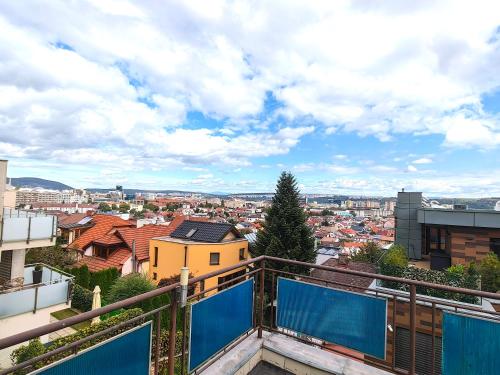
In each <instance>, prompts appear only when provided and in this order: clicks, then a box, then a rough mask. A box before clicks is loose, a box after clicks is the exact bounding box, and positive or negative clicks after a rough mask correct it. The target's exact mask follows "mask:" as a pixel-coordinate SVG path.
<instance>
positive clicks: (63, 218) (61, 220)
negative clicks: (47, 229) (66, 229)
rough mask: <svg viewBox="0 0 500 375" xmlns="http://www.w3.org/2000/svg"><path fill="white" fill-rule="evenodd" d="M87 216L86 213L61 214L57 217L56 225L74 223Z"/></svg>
mask: <svg viewBox="0 0 500 375" xmlns="http://www.w3.org/2000/svg"><path fill="white" fill-rule="evenodd" d="M86 216H87V214H86V213H82V214H80V213H76V214H61V215H58V217H57V225H61V224H76V223H78V222H79V221H80V220H82V219H83V218H85V217H86Z"/></svg>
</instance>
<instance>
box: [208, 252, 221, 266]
mask: <svg viewBox="0 0 500 375" xmlns="http://www.w3.org/2000/svg"><path fill="white" fill-rule="evenodd" d="M219 261H220V253H210V265H211V266H217V265H219Z"/></svg>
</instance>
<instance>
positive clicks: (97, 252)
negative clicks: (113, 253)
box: [94, 247, 108, 259]
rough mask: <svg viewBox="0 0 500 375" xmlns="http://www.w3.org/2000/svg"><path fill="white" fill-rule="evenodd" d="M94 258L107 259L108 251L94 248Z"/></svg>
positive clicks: (103, 248) (102, 248)
mask: <svg viewBox="0 0 500 375" xmlns="http://www.w3.org/2000/svg"><path fill="white" fill-rule="evenodd" d="M94 256H95V257H99V258H104V259H106V258H107V257H108V249H106V248H105V247H94Z"/></svg>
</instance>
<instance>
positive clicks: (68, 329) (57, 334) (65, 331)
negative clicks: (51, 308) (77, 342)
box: [49, 315, 76, 341]
mask: <svg viewBox="0 0 500 375" xmlns="http://www.w3.org/2000/svg"><path fill="white" fill-rule="evenodd" d="M52 322H57V319H56V318H54V317H53V316H52V315H51V316H50V323H52ZM75 332H76V330H74V329H73V328H71V327H66V328H63V329H60V330H59V331H55V332H52V333H51V334H49V341H53V340H55V339H58V338H60V337H65V336H69V335H71V334H72V333H75Z"/></svg>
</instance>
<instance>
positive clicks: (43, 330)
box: [0, 255, 498, 350]
mask: <svg viewBox="0 0 500 375" xmlns="http://www.w3.org/2000/svg"><path fill="white" fill-rule="evenodd" d="M266 260H269V261H274V262H282V263H288V264H292V265H298V266H305V267H308V268H316V269H322V270H327V271H333V272H339V273H345V274H350V275H355V276H362V277H368V278H373V279H381V280H386V281H394V282H401V283H405V284H408V285H413V286H423V287H430V288H434V289H441V290H445V291H449V292H455V293H463V294H470V295H476V296H481V297H486V298H495V299H498V295H497V294H495V293H489V292H482V291H477V290H471V289H465V288H457V287H451V286H447V285H439V284H432V283H428V282H423V281H418V280H410V279H404V278H400V277H394V276H386V275H380V274H375V273H369V272H362V271H354V270H348V269H344V268H337V267H331V266H323V265H316V264H311V263H306V262H300V261H296V260H290V259H282V258H276V257H271V256H267V255H261V256H259V257H257V258H251V259H248V260H246V261H244V262H241V263H237V264H235V265H232V266H229V267H225V268H222V269H220V270H217V271H213V272H210V273H207V274H204V275H201V276H197V277H193V278H191V279H189V282H188V283H189V285H193V284H195V283H197V282H200V281H202V280H206V279H208V278H211V277H214V276H218V275H220V274H223V273H226V272H229V271H232V270H235V269H238V268H241V267H244V266H247V265H250V264H254V263H258V262H261V261H266ZM263 270H265V268H263ZM179 286H180V282H177V283H174V284H171V285H168V286H165V287H161V288H158V289H155V290H152V291H150V292H146V293H143V294H140V295H137V296H133V297H130V298H127V299H125V300H122V301H118V302H115V303H112V304H110V305H106V306H104V307H101V308H98V309H95V310H91V311H87V312H84V313H82V314H79V315H75V316H73V317H69V318H66V319H64V320H60V321H57V322H53V323H49V324H46V325H44V326H41V327H37V328H34V329H32V330H29V331H25V332H21V333H18V334H15V335H12V336H9V337H6V338H3V339H0V350H1V349H5V348H8V347H10V346H13V345H17V344H20V343H22V342H25V341H28V340H30V339H33V338H35V337H39V336H43V335H45V334H48V333H51V332H54V331H57V330H60V329H63V328H66V327H69V326H72V325H75V324H77V323H81V322H83V321H87V320H90V319H92V318H95V317H98V316H100V315H104V314H107V313H109V312H111V311H114V310H118V309H121V308H125V307H129V306H131V305H134V304H136V303H139V302H142V301H144V300H147V299H150V298H153V297H157V296H160V295H162V294H166V293H168V292H171V291H173V290H174V289H176V288H177V287H179Z"/></svg>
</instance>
